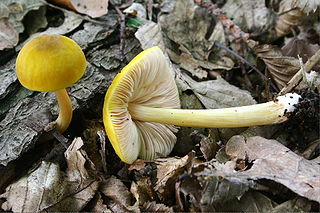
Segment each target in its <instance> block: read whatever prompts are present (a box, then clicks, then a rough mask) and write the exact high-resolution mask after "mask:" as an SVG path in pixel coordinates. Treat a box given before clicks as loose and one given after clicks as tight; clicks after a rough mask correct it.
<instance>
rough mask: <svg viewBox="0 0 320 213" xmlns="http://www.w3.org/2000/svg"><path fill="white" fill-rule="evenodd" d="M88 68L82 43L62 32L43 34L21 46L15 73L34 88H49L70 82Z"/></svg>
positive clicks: (29, 86) (65, 85) (37, 89)
mask: <svg viewBox="0 0 320 213" xmlns="http://www.w3.org/2000/svg"><path fill="white" fill-rule="evenodd" d="M85 69H86V58H85V55H84V53H83V52H82V50H81V48H80V47H79V45H78V44H77V43H76V42H75V41H73V40H72V39H70V38H67V37H65V36H62V35H51V34H43V35H40V36H38V37H35V38H33V39H31V40H30V41H29V42H27V44H25V45H24V47H23V48H22V49H21V50H20V52H19V54H18V57H17V61H16V73H17V76H18V79H19V81H20V82H21V84H22V85H23V86H24V87H26V88H28V89H30V90H35V91H41V92H49V91H56V90H59V89H63V88H66V87H69V86H71V85H72V84H74V83H75V82H77V81H78V80H79V79H80V78H81V77H82V75H83V73H84V71H85Z"/></svg>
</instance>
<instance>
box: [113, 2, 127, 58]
mask: <svg viewBox="0 0 320 213" xmlns="http://www.w3.org/2000/svg"><path fill="white" fill-rule="evenodd" d="M109 2H110V3H111V4H112V6H113V7H114V8H115V10H116V12H117V14H118V15H119V17H120V56H121V58H123V57H124V47H125V30H126V23H125V21H126V16H125V15H124V14H123V13H122V12H121V10H120V9H119V7H118V6H116V4H115V3H114V2H113V1H112V0H110V1H109Z"/></svg>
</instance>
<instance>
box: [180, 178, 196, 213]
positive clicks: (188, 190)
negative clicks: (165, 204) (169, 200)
mask: <svg viewBox="0 0 320 213" xmlns="http://www.w3.org/2000/svg"><path fill="white" fill-rule="evenodd" d="M176 197H177V200H179V202H178V203H179V204H180V208H181V211H187V212H200V211H201V203H200V201H201V197H202V187H201V185H200V183H199V181H198V180H197V178H196V177H195V176H187V177H186V178H181V180H180V181H179V182H178V183H177V184H176ZM187 206H190V207H189V208H187V209H185V208H184V207H187Z"/></svg>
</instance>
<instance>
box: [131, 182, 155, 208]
mask: <svg viewBox="0 0 320 213" xmlns="http://www.w3.org/2000/svg"><path fill="white" fill-rule="evenodd" d="M130 192H131V193H132V194H133V196H134V197H135V199H136V201H137V202H138V203H139V205H143V204H144V203H148V202H151V201H152V200H155V198H156V197H157V196H156V193H155V191H154V189H153V187H152V183H151V180H150V178H149V177H143V178H140V179H139V180H137V181H136V183H135V182H132V184H131V188H130Z"/></svg>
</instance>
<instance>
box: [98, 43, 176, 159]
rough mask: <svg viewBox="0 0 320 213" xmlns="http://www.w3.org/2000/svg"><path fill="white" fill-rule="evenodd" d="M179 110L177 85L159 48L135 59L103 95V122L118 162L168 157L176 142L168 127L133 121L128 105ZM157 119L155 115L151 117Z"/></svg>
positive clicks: (152, 49) (172, 129)
mask: <svg viewBox="0 0 320 213" xmlns="http://www.w3.org/2000/svg"><path fill="white" fill-rule="evenodd" d="M130 104H137V105H142V106H146V107H162V108H180V101H179V95H178V90H177V86H176V84H175V82H174V79H173V77H172V74H171V73H170V71H169V67H168V63H167V62H166V59H165V57H164V55H163V53H162V51H161V50H160V48H159V47H153V48H150V49H148V50H145V51H143V52H142V53H140V54H139V55H138V56H136V57H135V58H134V59H133V60H132V61H131V62H130V63H129V64H128V65H127V66H126V67H124V68H123V70H122V71H121V72H120V73H119V74H118V75H117V76H116V77H115V79H114V80H113V82H112V84H111V86H110V87H109V89H108V91H107V94H106V96H105V101H104V108H103V120H104V124H105V129H106V132H107V134H108V136H109V140H110V142H111V144H112V146H113V148H114V149H115V151H116V153H117V155H118V156H119V157H120V158H121V160H122V161H124V162H126V163H132V162H133V161H134V160H136V159H137V157H140V158H142V159H154V158H155V157H157V155H168V154H169V153H170V152H171V150H172V149H173V146H174V144H175V142H176V136H175V135H174V134H173V133H174V132H176V129H175V128H174V127H173V126H171V125H166V124H160V123H153V122H143V121H138V120H133V119H132V117H131V115H130V112H129V110H128V106H129V105H130ZM154 116H157V115H154Z"/></svg>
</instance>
